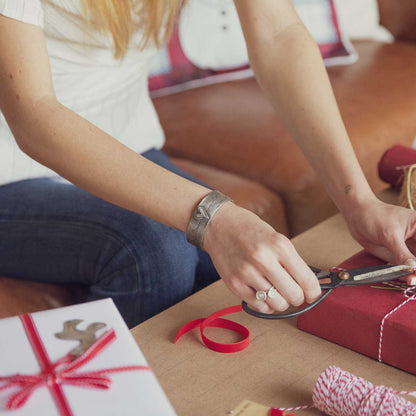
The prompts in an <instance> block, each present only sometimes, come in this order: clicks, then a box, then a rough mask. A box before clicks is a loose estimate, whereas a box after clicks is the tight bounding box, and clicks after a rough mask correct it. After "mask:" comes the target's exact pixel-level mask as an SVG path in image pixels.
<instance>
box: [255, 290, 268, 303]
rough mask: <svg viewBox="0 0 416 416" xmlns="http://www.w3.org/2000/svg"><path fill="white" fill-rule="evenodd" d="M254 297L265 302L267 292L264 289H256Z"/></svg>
mask: <svg viewBox="0 0 416 416" xmlns="http://www.w3.org/2000/svg"><path fill="white" fill-rule="evenodd" d="M256 299H257V300H260V301H262V302H265V301H266V299H267V292H265V291H264V290H258V291H257V292H256Z"/></svg>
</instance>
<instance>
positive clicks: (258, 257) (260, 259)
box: [250, 246, 267, 264]
mask: <svg viewBox="0 0 416 416" xmlns="http://www.w3.org/2000/svg"><path fill="white" fill-rule="evenodd" d="M250 260H251V261H252V262H254V263H256V264H264V263H265V262H266V261H267V255H266V251H265V250H264V248H263V247H261V246H258V247H255V248H254V249H253V250H252V252H251V253H250Z"/></svg>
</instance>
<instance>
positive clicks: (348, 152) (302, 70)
mask: <svg viewBox="0 0 416 416" xmlns="http://www.w3.org/2000/svg"><path fill="white" fill-rule="evenodd" d="M235 4H236V6H237V9H238V12H239V15H240V19H241V22H242V27H243V30H244V34H245V37H246V41H247V46H248V51H249V56H250V62H251V65H252V67H253V69H254V72H255V74H256V78H257V79H258V81H259V83H260V85H261V86H262V88H263V90H264V91H265V92H266V94H267V95H268V96H269V98H270V100H271V102H272V103H273V105H274V107H275V108H276V110H277V113H278V114H279V116H280V117H281V119H282V120H283V122H284V123H285V125H286V126H287V128H288V130H289V132H290V133H291V134H292V136H293V137H294V139H295V140H296V142H297V143H298V144H299V146H300V148H301V149H302V151H303V152H304V154H305V155H306V157H307V158H308V160H309V162H310V163H311V165H312V166H313V168H314V169H315V171H316V172H317V173H318V175H319V177H320V179H321V180H322V182H323V183H324V184H325V186H326V188H327V189H328V191H329V193H330V194H331V196H332V198H333V199H334V201H335V203H336V204H337V205H338V208H339V209H341V210H345V209H347V208H348V207H349V206H350V204H351V203H354V202H355V201H356V200H357V199H364V198H374V196H373V193H372V192H371V190H370V187H369V186H368V183H367V181H366V179H365V177H364V174H363V172H362V170H361V167H360V166H359V164H358V161H357V158H356V156H355V154H354V151H353V149H352V146H351V143H350V140H349V138H348V134H347V132H346V129H345V126H344V123H343V121H342V119H341V115H340V113H339V110H338V106H337V103H336V101H335V97H334V93H333V91H332V88H331V85H330V83H329V79H328V75H327V73H326V70H325V67H324V65H323V61H322V57H321V54H320V52H319V49H318V47H317V45H316V43H315V41H314V40H313V39H312V38H311V36H310V34H309V32H308V31H307V29H306V28H305V26H304V25H303V23H302V22H301V20H300V19H299V17H298V16H297V14H296V11H295V9H294V6H293V4H292V2H291V1H290V0H256V1H252V0H235Z"/></svg>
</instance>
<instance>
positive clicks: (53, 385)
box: [0, 314, 151, 416]
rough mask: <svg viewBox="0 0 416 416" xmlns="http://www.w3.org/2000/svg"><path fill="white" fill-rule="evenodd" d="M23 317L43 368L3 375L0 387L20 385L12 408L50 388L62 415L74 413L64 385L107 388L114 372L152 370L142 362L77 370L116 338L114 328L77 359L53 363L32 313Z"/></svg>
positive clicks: (33, 347)
mask: <svg viewBox="0 0 416 416" xmlns="http://www.w3.org/2000/svg"><path fill="white" fill-rule="evenodd" d="M20 320H21V321H22V324H23V327H24V329H25V332H26V336H27V338H28V340H29V342H30V345H31V347H32V349H33V352H34V354H35V356H36V359H37V361H38V364H39V367H40V369H41V371H40V372H39V373H38V374H35V375H23V374H15V375H11V376H5V377H0V382H1V381H3V382H6V384H5V385H3V386H1V387H0V390H5V389H7V388H10V387H20V389H19V390H18V391H17V392H16V393H13V394H12V395H11V396H10V397H9V399H8V400H7V403H6V408H7V409H9V410H11V409H18V408H20V407H22V406H23V405H24V404H25V403H26V402H27V400H28V399H29V398H30V396H31V395H32V394H33V393H34V392H35V391H36V389H38V388H40V387H48V389H49V391H50V393H51V395H52V398H53V400H54V402H55V404H56V407H57V408H58V411H59V413H60V415H61V416H72V415H73V413H72V411H71V408H70V407H69V404H68V401H67V399H66V397H65V394H64V392H63V390H62V385H63V384H70V385H75V386H79V387H84V388H90V389H108V388H109V387H110V385H111V379H110V377H108V375H109V374H111V373H119V372H123V371H135V370H148V371H151V369H150V368H149V367H146V366H141V365H134V366H126V367H115V368H107V369H104V370H98V371H86V372H79V371H77V370H78V369H79V368H80V367H82V366H83V365H85V364H87V363H88V362H90V361H91V360H92V359H94V358H95V357H96V356H97V355H99V354H100V353H101V352H102V351H103V350H104V349H105V348H106V347H107V346H108V345H109V344H110V343H111V342H113V341H114V340H115V339H116V338H117V337H116V334H115V332H114V330H113V329H111V330H109V331H107V332H105V333H104V334H103V335H102V336H101V337H100V338H99V339H98V340H97V341H96V342H95V343H94V344H93V345H92V346H91V347H90V348H88V350H87V351H85V352H84V354H82V355H81V356H80V357H78V358H76V359H75V360H74V359H73V356H71V355H66V356H64V357H62V358H61V359H59V360H58V361H56V362H54V363H53V362H51V361H50V359H49V356H48V353H47V352H46V349H45V346H44V345H43V342H42V339H41V338H40V336H39V333H38V331H37V328H36V326H35V323H34V321H33V318H32V316H31V315H30V314H26V315H22V316H20Z"/></svg>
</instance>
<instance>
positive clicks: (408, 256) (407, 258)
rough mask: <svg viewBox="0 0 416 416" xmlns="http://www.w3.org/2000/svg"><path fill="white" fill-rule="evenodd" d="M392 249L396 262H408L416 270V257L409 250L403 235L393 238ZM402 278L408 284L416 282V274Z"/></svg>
mask: <svg viewBox="0 0 416 416" xmlns="http://www.w3.org/2000/svg"><path fill="white" fill-rule="evenodd" d="M390 250H391V251H392V253H393V256H394V262H395V263H397V264H407V265H409V266H410V267H412V268H414V269H415V270H416V258H415V256H414V255H413V254H412V252H411V251H410V250H409V248H408V247H407V245H406V243H405V241H404V239H403V238H402V237H401V236H399V237H396V238H394V239H392V244H391V248H390ZM400 280H402V281H403V282H406V283H407V284H408V285H415V284H416V276H415V274H413V275H410V276H405V277H403V278H401V279H400Z"/></svg>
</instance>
